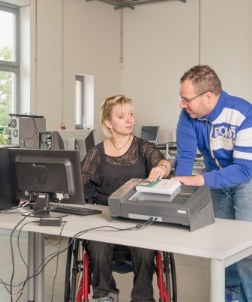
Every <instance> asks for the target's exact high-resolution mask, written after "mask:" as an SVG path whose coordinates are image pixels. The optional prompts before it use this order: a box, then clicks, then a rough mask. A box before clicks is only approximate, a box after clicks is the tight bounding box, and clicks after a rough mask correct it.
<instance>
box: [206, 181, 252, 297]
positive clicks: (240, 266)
mask: <svg viewBox="0 0 252 302" xmlns="http://www.w3.org/2000/svg"><path fill="white" fill-rule="evenodd" d="M211 195H212V200H213V207H214V214H215V217H216V218H225V219H234V220H243V221H251V222H252V181H251V182H249V183H245V184H241V185H239V186H236V187H231V188H225V189H224V188H223V189H213V188H212V189H211ZM251 235H252V234H251ZM225 284H226V288H232V287H236V288H237V287H240V296H239V302H251V301H252V256H249V257H247V258H245V259H243V260H241V261H239V262H238V263H236V264H233V265H231V266H229V267H227V268H226V274H225Z"/></svg>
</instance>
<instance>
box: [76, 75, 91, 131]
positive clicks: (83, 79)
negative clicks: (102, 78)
mask: <svg viewBox="0 0 252 302" xmlns="http://www.w3.org/2000/svg"><path fill="white" fill-rule="evenodd" d="M75 128H76V129H94V76H93V75H88V74H86V75H76V76H75Z"/></svg>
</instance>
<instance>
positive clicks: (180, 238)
mask: <svg viewBox="0 0 252 302" xmlns="http://www.w3.org/2000/svg"><path fill="white" fill-rule="evenodd" d="M88 207H91V206H90V205H88ZM98 208H99V209H102V211H103V212H102V214H100V215H92V216H85V217H83V216H67V217H64V218H63V220H64V221H67V223H66V225H65V227H64V229H63V232H62V235H63V236H66V237H73V236H74V235H75V234H76V233H78V232H80V231H84V230H87V229H90V228H95V227H101V226H109V227H117V228H123V229H125V228H127V227H132V226H134V225H136V222H135V221H128V220H127V221H125V220H123V221H121V220H119V221H118V220H117V221H109V211H108V207H102V206H100V207H98ZM21 219H23V216H21V215H20V212H19V211H18V210H15V211H13V212H12V213H1V214H0V228H4V229H13V228H14V227H15V225H16V224H17V223H18V222H19V221H20V220H21ZM35 220H37V218H33V217H27V218H26V219H25V220H24V222H23V223H26V222H28V221H35ZM21 225H22V224H21ZM22 230H23V231H30V232H37V233H43V234H51V235H59V234H60V232H61V227H45V226H39V225H38V224H37V223H35V222H34V223H29V224H27V225H25V226H24V228H23V229H22ZM80 238H85V239H89V240H97V241H105V242H110V243H117V244H124V245H129V246H138V247H143V248H149V249H155V250H162V251H170V252H173V253H178V254H185V255H191V256H198V257H204V258H210V259H216V260H225V259H227V258H229V257H231V256H234V255H236V254H238V253H240V252H241V251H246V250H249V249H251V247H252V223H250V222H244V221H234V220H225V219H216V222H215V223H214V224H212V225H209V226H206V227H204V228H202V229H199V230H196V231H193V232H190V231H188V230H186V229H184V228H180V227H176V226H170V225H165V224H154V225H152V226H148V227H146V228H145V229H140V230H137V231H123V232H120V231H115V230H109V229H107V230H105V229H102V230H92V231H89V232H87V233H84V234H83V235H81V236H80ZM248 254H249V252H248Z"/></svg>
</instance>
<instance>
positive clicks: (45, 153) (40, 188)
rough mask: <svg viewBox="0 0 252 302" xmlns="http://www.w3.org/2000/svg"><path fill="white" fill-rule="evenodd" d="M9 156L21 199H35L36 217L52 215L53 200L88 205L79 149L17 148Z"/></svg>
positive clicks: (33, 200) (10, 151)
mask: <svg viewBox="0 0 252 302" xmlns="http://www.w3.org/2000/svg"><path fill="white" fill-rule="evenodd" d="M9 156H10V164H11V169H12V171H13V173H14V177H15V181H16V195H17V198H18V196H22V197H23V198H25V199H28V200H30V201H31V202H33V204H34V207H33V208H34V215H33V216H39V217H47V216H48V215H49V216H50V215H51V214H50V213H49V212H50V211H49V210H50V203H52V202H53V203H70V204H85V200H84V193H83V185H82V180H81V169H80V159H79V152H78V151H75V150H39V149H16V148H13V149H9ZM19 198H20V197H19ZM53 214H54V215H53V216H56V214H59V213H53Z"/></svg>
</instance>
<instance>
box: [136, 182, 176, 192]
mask: <svg viewBox="0 0 252 302" xmlns="http://www.w3.org/2000/svg"><path fill="white" fill-rule="evenodd" d="M180 188H181V183H180V182H179V181H178V180H176V179H161V180H155V181H152V182H150V181H148V180H146V179H145V180H143V181H142V182H140V183H139V184H138V185H137V186H136V190H137V192H144V193H157V194H168V195H171V194H173V193H174V192H176V191H179V190H180Z"/></svg>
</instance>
